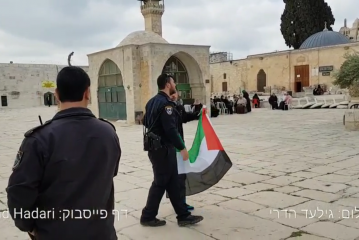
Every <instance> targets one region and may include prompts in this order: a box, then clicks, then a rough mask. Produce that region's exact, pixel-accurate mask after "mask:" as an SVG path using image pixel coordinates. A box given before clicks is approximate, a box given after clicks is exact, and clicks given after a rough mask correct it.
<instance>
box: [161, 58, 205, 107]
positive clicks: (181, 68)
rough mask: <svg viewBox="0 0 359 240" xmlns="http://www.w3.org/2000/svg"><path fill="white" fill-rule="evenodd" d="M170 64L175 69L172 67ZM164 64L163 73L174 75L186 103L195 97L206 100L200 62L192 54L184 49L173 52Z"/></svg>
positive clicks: (191, 101)
mask: <svg viewBox="0 0 359 240" xmlns="http://www.w3.org/2000/svg"><path fill="white" fill-rule="evenodd" d="M170 64H172V65H173V67H174V69H171V66H170ZM162 66H163V68H162V69H161V70H162V73H169V74H172V75H174V77H175V79H176V83H177V88H178V90H179V92H180V95H181V98H182V99H183V102H184V103H185V104H192V103H193V101H194V99H199V100H200V101H203V102H204V101H205V86H204V81H203V75H202V71H201V68H200V66H199V64H198V62H197V61H196V60H195V59H194V58H193V57H192V56H191V55H190V54H188V53H186V52H183V51H180V52H177V53H175V54H171V55H170V56H168V58H167V59H166V60H165V62H164V63H163V65H162ZM176 68H177V69H176ZM174 70H176V71H174Z"/></svg>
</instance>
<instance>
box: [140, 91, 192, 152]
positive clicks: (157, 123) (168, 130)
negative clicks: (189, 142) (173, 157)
mask: <svg viewBox="0 0 359 240" xmlns="http://www.w3.org/2000/svg"><path fill="white" fill-rule="evenodd" d="M176 106H177V105H176V104H175V103H174V102H172V101H171V100H170V98H169V96H168V95H167V94H166V93H164V92H162V91H160V92H159V93H158V94H157V95H156V96H154V97H153V98H151V99H150V100H149V101H148V102H147V104H146V113H145V116H144V119H143V124H144V126H145V127H146V128H147V129H148V131H149V132H153V133H154V134H156V135H158V136H160V137H161V143H162V144H163V145H167V146H174V147H175V148H177V149H178V150H183V149H184V148H185V146H184V144H183V142H182V139H181V138H180V137H179V136H178V133H179V131H178V125H179V123H178V120H179V113H178V111H177V110H176Z"/></svg>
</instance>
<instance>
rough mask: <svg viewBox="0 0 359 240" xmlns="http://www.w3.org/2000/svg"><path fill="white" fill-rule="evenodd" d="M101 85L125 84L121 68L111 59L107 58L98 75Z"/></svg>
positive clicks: (99, 84)
mask: <svg viewBox="0 0 359 240" xmlns="http://www.w3.org/2000/svg"><path fill="white" fill-rule="evenodd" d="M98 86H99V87H112V86H123V79H122V75H121V71H120V69H119V68H118V67H117V65H116V63H114V62H113V61H111V60H106V61H105V62H104V63H103V64H102V66H101V68H100V72H99V76H98Z"/></svg>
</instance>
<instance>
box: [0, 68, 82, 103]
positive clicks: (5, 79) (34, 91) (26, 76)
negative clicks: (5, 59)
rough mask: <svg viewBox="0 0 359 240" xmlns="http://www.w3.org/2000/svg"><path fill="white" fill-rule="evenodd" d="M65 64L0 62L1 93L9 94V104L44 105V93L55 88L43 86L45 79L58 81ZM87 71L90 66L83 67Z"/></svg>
mask: <svg viewBox="0 0 359 240" xmlns="http://www.w3.org/2000/svg"><path fill="white" fill-rule="evenodd" d="M63 67H65V66H60V65H50V64H17V63H0V95H1V96H7V101H8V106H7V107H4V106H1V104H0V107H3V108H27V107H37V106H43V105H44V94H45V93H46V92H54V90H55V88H49V89H48V88H43V87H42V82H43V81H53V82H56V76H57V73H58V72H59V71H60V70H61V69H62V68H63ZM82 68H83V69H84V70H85V71H86V72H87V71H88V67H82Z"/></svg>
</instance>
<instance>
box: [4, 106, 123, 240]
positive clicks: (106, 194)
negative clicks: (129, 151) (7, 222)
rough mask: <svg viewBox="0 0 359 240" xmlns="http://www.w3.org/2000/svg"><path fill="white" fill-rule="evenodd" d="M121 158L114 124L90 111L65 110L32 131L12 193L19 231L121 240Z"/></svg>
mask: <svg viewBox="0 0 359 240" xmlns="http://www.w3.org/2000/svg"><path fill="white" fill-rule="evenodd" d="M120 157H121V149H120V145H119V139H118V137H117V134H116V129H115V128H114V126H113V125H112V124H110V123H109V122H106V121H104V120H99V119H97V118H96V117H95V116H94V115H93V114H92V113H91V111H90V110H88V109H86V108H71V109H67V110H63V111H60V112H58V113H57V114H56V115H55V116H54V118H53V119H52V120H50V121H48V122H46V123H45V124H44V125H42V126H39V127H37V128H34V129H32V130H30V131H28V132H27V133H26V134H25V139H24V140H23V142H22V144H21V147H20V149H19V152H18V154H17V157H16V160H15V164H14V167H13V172H12V174H11V176H10V179H9V184H8V187H7V189H6V190H7V197H8V207H9V212H10V214H11V216H12V217H13V219H14V221H15V225H16V227H18V228H19V229H20V230H21V231H29V232H31V231H35V233H36V237H37V238H36V239H39V240H64V239H66V240H89V239H93V240H114V239H117V237H116V232H115V229H114V218H115V217H117V216H116V215H115V216H114V215H113V214H112V213H115V211H112V210H113V209H114V186H113V177H114V176H116V175H117V172H118V165H119V160H120ZM29 213H31V214H32V215H30V216H29ZM117 218H118V217H117Z"/></svg>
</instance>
